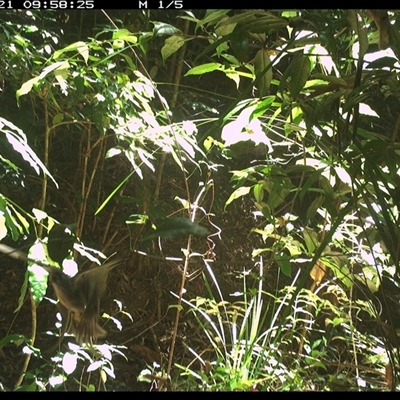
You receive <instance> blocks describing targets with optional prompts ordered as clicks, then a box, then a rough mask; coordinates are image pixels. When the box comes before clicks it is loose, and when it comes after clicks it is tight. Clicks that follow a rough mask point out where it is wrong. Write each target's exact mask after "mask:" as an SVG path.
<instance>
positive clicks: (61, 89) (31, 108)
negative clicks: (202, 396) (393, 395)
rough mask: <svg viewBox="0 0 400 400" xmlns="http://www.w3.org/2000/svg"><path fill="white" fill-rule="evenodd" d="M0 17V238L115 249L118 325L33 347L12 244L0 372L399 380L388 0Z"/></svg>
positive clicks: (28, 276)
mask: <svg viewBox="0 0 400 400" xmlns="http://www.w3.org/2000/svg"><path fill="white" fill-rule="evenodd" d="M0 20H1V24H0V35H1V38H2V42H3V43H4V46H3V54H2V58H1V60H0V82H1V92H0V105H1V107H0V176H1V181H0V241H2V242H4V243H7V244H9V245H13V246H14V247H18V248H21V249H25V250H24V251H25V252H26V253H27V252H28V249H29V254H30V256H31V259H36V260H41V261H40V262H46V263H51V264H52V265H56V264H58V265H62V266H63V268H64V269H65V268H66V267H67V266H70V265H71V264H72V265H75V267H76V264H74V261H75V262H77V263H78V264H79V265H80V267H81V266H82V265H84V264H85V260H86V261H87V260H90V261H91V262H96V260H97V262H98V260H102V258H103V257H104V254H107V255H110V254H111V253H113V252H117V253H118V254H120V255H123V256H124V257H125V258H126V259H127V260H128V261H127V262H126V268H124V270H123V271H120V272H119V274H120V275H119V276H120V277H121V279H119V280H118V281H116V280H114V281H112V282H111V283H110V285H109V287H110V289H109V291H110V292H111V293H112V297H113V298H115V299H116V300H115V302H114V305H113V307H114V310H113V314H111V311H110V310H111V309H112V308H111V306H110V305H108V307H107V306H105V307H104V309H105V310H106V314H105V315H104V317H108V319H109V320H111V321H112V322H113V323H114V324H115V326H116V327H117V328H118V330H119V331H120V335H118V334H116V335H115V336H114V335H112V336H111V339H108V340H107V341H105V342H102V341H100V342H99V344H97V345H95V349H96V351H93V348H87V347H82V346H78V345H76V344H75V343H74V341H73V339H71V341H70V343H69V344H68V347H61V348H59V350H58V351H57V350H54V351H53V352H52V354H50V355H49V354H46V351H45V350H46V348H48V347H49V345H48V342H46V340H45V339H43V337H44V333H45V331H49V332H51V334H52V335H57V333H56V332H57V330H56V329H55V327H54V323H53V326H51V325H50V326H48V325H47V326H43V325H42V326H41V325H40V321H41V320H43V319H41V318H40V316H41V314H40V313H41V312H42V311H41V310H42V309H43V308H44V307H45V306H44V305H43V304H44V303H45V301H44V299H45V298H46V297H45V295H46V290H47V278H46V277H41V278H40V279H39V277H38V271H37V268H36V267H37V266H36V265H35V262H34V261H32V260H31V261H30V262H28V268H27V270H26V273H25V280H24V281H23V282H22V281H17V282H16V285H19V286H20V287H21V291H20V293H18V294H16V295H15V296H11V298H12V300H13V301H15V302H14V303H12V304H11V306H10V307H5V310H6V311H5V312H6V314H5V315H3V318H2V322H1V325H0V335H1V336H0V348H1V349H2V351H3V353H4V357H3V365H4V366H5V367H6V366H7V363H9V362H10V360H16V359H18V360H19V361H18V363H16V364H18V368H19V370H18V371H16V370H13V371H12V372H10V371H8V372H7V369H6V368H3V369H2V370H1V371H0V384H1V385H2V386H3V388H4V389H8V390H11V389H13V388H14V389H16V390H57V389H58V390H61V389H64V390H71V389H77V388H80V389H82V390H95V389H101V390H103V389H128V390H129V389H138V388H140V389H142V390H150V389H151V390H154V389H158V390H243V391H264V390H328V391H329V390H396V389H397V388H398V384H397V379H398V375H399V368H398V365H399V362H400V359H399V354H398V340H399V339H398V335H397V329H398V328H399V327H400V309H399V306H398V301H399V300H398V299H399V296H398V291H399V284H400V281H399V268H400V245H399V243H400V228H399V223H398V221H399V203H398V201H399V191H400V187H399V184H400V178H399V166H400V152H399V150H400V147H399V149H398V146H399V145H398V143H399V141H398V140H397V137H398V132H399V127H400V115H399V111H398V110H400V90H399V88H400V82H399V74H398V72H399V68H400V65H399V61H398V60H399V56H400V33H399V31H400V30H399V29H400V14H399V12H398V11H392V10H317V11H312V10H285V11H279V10H274V11H266V10H228V9H226V10H209V11H206V10H193V11H191V10H180V11H165V10H163V11H162V12H159V11H156V10H146V11H144V10H118V11H112V12H111V11H110V12H107V13H106V12H104V11H102V10H96V11H94V10H92V11H85V12H80V11H79V12H78V11H62V12H61V11H52V10H35V11H14V10H10V11H4V12H2V13H1V15H0ZM60 224H61V225H60ZM67 225H68V226H67ZM57 226H61V227H62V232H63V235H62V236H56V234H55V232H57V231H58V232H59V230H57V228H55V227H57ZM66 226H67V227H68V232H67V234H65V231H64V227H66ZM71 236H72V238H73V239H71ZM60 243H62V244H63V245H60ZM1 257H2V260H5V258H3V256H1ZM4 257H5V256H4ZM39 269H40V268H39ZM10 271H11V272H12V271H17V272H13V273H15V274H16V275H18V271H21V263H15V266H14V264H8V263H5V262H4V263H2V265H1V269H0V272H1V275H2V278H1V281H0V285H1V287H2V289H4V293H5V292H8V291H9V290H10V286H9V285H8V284H7V281H6V280H7V277H9V276H11V272H10ZM116 274H118V273H117V272H116ZM118 288H119V289H118ZM14 289H16V291H18V286H16V287H15V288H14ZM14 291H15V290H14ZM49 293H50V294H49V296H50V297H51V295H52V293H51V288H50V289H49ZM124 296H125V297H124ZM8 297H10V296H8ZM27 300H28V301H27ZM5 301H6V300H5V297H4V298H2V302H3V303H4V302H5ZM7 301H8V302H9V301H10V299H8V300H7ZM12 307H14V309H15V307H17V311H18V312H21V317H20V318H21V320H22V321H23V322H22V323H21V326H22V327H21V326H18V325H14V321H13V316H12V311H13V310H14V309H13V308H12ZM7 310H8V311H10V315H8V311H7ZM21 310H25V311H26V312H25V314H23V313H22V311H21ZM50 311H52V312H53V314H54V307H53V306H52V309H51V310H50ZM37 316H38V318H36V317H37ZM36 320H37V321H38V323H39V325H36ZM138 321H142V322H141V323H140V322H138ZM107 326H108V325H107ZM114 337H115V339H114ZM66 341H67V340H65V341H64V342H66ZM100 343H104V344H100ZM128 343H129V345H127V344H128ZM138 355H140V358H141V362H137V361H136V359H135V357H137V356H138ZM13 362H14V361H13ZM119 363H120V364H123V363H125V364H126V365H130V366H131V367H132V366H133V365H136V370H137V371H136V373H135V374H134V376H133V375H132V374H131V373H130V374H129V378H126V379H125V378H124V379H123V380H122V378H121V374H123V372H122V371H123V368H122V367H121V368H119V367H118V365H119ZM125 364H124V365H125ZM110 378H115V379H114V380H113V381H110ZM96 382H98V383H96ZM140 385H141V386H140Z"/></svg>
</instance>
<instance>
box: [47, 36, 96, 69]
mask: <svg viewBox="0 0 400 400" xmlns="http://www.w3.org/2000/svg"><path fill="white" fill-rule="evenodd" d="M69 51H77V52H78V54H80V55H81V56H82V58H83V59H84V60H85V63H86V64H87V62H88V59H89V47H88V45H87V44H86V43H85V42H82V41H79V42H76V43H72V44H70V45H69V46H67V47H64V48H63V49H61V50H57V51H55V52H54V54H53V58H54V59H55V60H57V58H59V57H60V56H61V55H62V54H64V53H66V52H69Z"/></svg>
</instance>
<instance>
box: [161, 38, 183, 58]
mask: <svg viewBox="0 0 400 400" xmlns="http://www.w3.org/2000/svg"><path fill="white" fill-rule="evenodd" d="M184 44H185V40H184V39H183V38H182V37H181V36H171V37H169V38H167V39H166V40H165V43H164V46H163V47H162V49H161V55H162V58H163V60H164V62H165V61H166V60H167V59H168V57H169V56H170V55H172V54H174V53H175V52H177V51H178V50H179V49H180V48H181V47H182V46H183V45H184Z"/></svg>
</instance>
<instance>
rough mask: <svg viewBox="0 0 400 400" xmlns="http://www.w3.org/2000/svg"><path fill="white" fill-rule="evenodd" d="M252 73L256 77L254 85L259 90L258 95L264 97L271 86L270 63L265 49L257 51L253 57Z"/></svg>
mask: <svg viewBox="0 0 400 400" xmlns="http://www.w3.org/2000/svg"><path fill="white" fill-rule="evenodd" d="M266 68H268V69H266ZM254 73H255V75H256V78H257V80H256V85H257V88H258V90H259V92H260V97H264V96H265V95H266V94H267V92H268V90H269V87H270V86H271V80H272V65H271V59H270V58H269V55H268V50H267V49H262V50H259V51H258V52H257V54H256V56H255V58H254Z"/></svg>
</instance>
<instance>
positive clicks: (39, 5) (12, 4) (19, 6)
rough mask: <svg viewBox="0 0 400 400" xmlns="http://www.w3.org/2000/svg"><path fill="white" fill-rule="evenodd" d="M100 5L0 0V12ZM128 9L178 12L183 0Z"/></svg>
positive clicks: (155, 0) (87, 0)
mask: <svg viewBox="0 0 400 400" xmlns="http://www.w3.org/2000/svg"><path fill="white" fill-rule="evenodd" d="M101 5H104V3H102V2H101V1H98V0H0V12H1V10H38V9H42V10H46V9H51V10H92V9H95V8H102V7H101ZM106 8H110V7H106ZM111 8H112V7H111ZM129 9H156V10H169V9H171V10H180V9H183V0H134V1H132V2H130V4H129Z"/></svg>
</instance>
